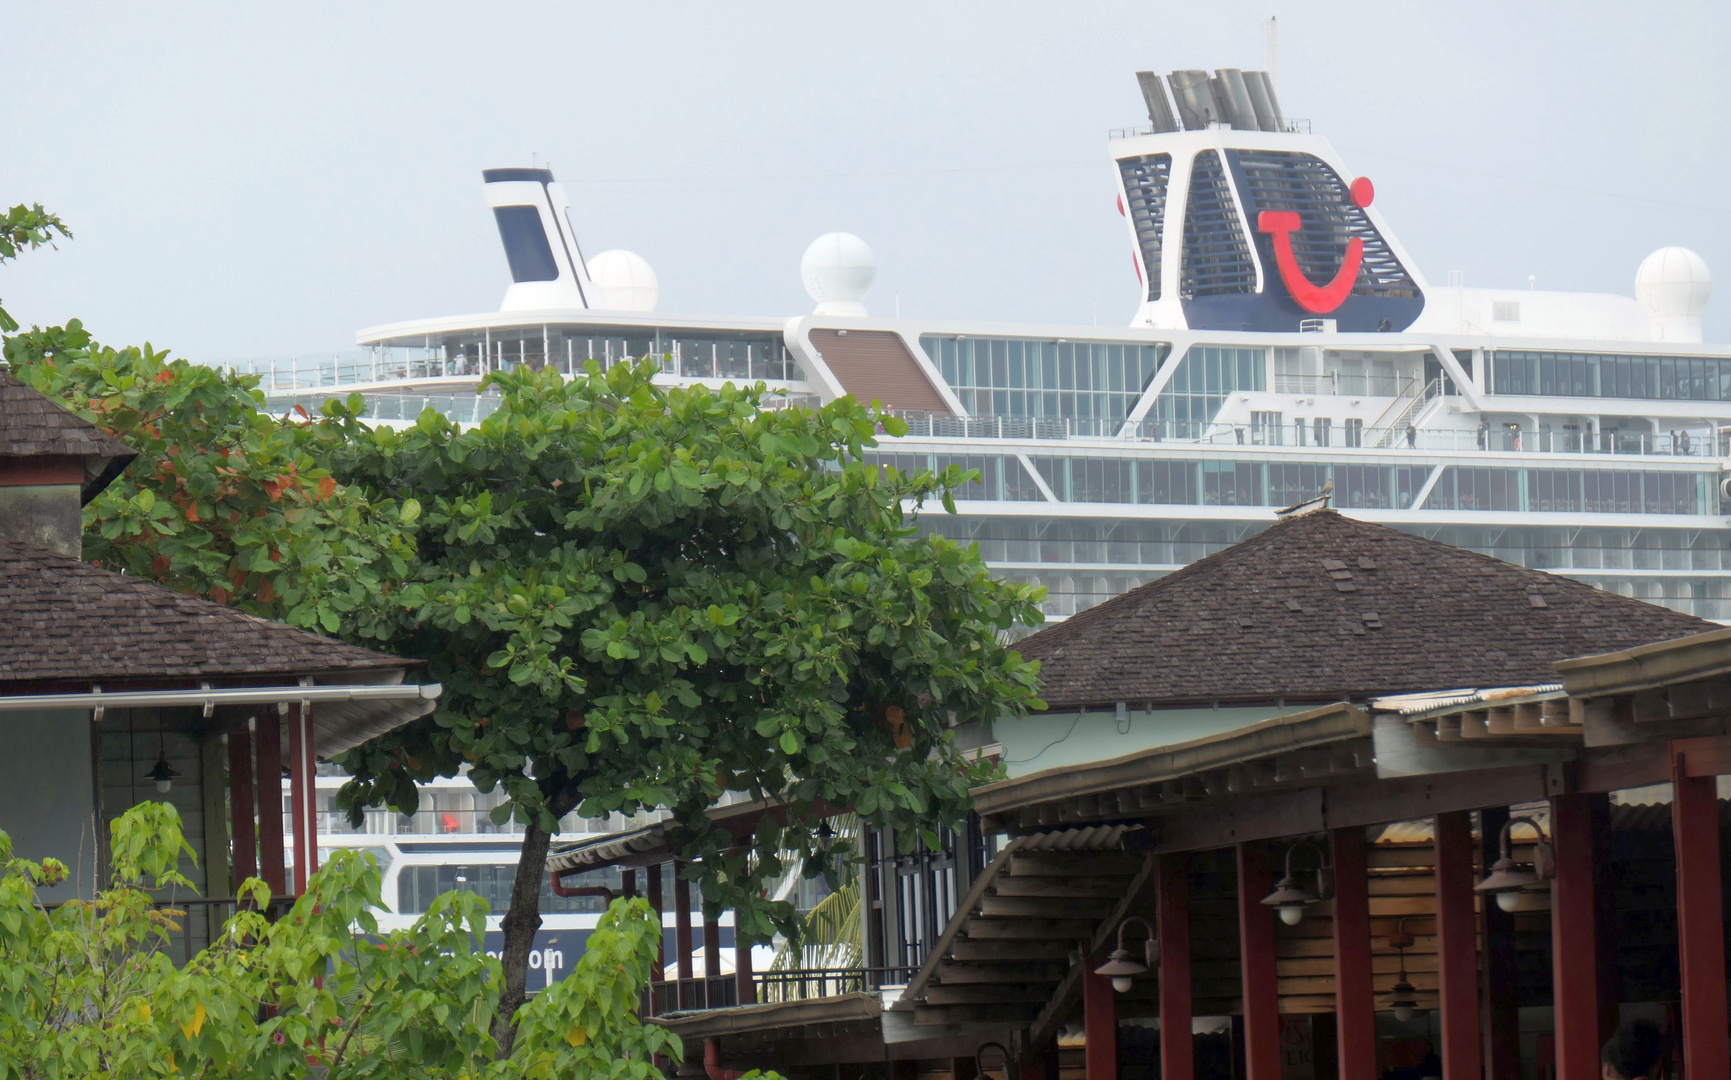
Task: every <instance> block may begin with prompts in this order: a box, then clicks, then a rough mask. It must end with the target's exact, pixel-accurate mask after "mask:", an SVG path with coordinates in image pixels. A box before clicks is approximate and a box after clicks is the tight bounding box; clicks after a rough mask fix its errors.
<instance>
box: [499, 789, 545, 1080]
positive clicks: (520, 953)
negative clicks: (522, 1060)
mask: <svg viewBox="0 0 1731 1080" xmlns="http://www.w3.org/2000/svg"><path fill="white" fill-rule="evenodd" d="M552 840H553V837H552V835H551V834H550V833H548V832H547V831H546V830H545V829H543V828H541V823H540V822H539V821H530V822H529V823H528V824H527V825H526V826H524V828H523V848H522V854H521V855H519V856H518V858H517V876H516V878H515V879H513V880H512V882H511V906H510V908H509V909H508V910H506V912H505V918H504V921H503V923H502V924H501V926H500V929H502V930H503V931H504V934H505V947H504V949H503V950H502V951H501V953H500V957H499V959H500V962H501V963H502V964H503V965H504V967H505V990H504V993H503V994H501V995H500V996H499V1016H498V1018H497V1019H496V1020H494V1021H493V1038H494V1039H496V1040H498V1043H499V1058H500V1060H504V1059H505V1058H507V1057H510V1056H511V1044H512V1043H514V1042H515V1041H516V1038H517V1029H516V1027H514V1026H513V1025H512V1023H511V1018H512V1017H513V1016H515V1015H516V1014H517V1010H518V1008H520V1007H521V1006H522V1004H523V1002H524V1000H525V999H526V998H527V997H528V996H529V992H528V985H529V954H530V953H531V952H532V951H534V948H535V931H537V930H539V929H541V875H542V874H545V873H546V872H547V848H548V845H550V844H551V843H552Z"/></svg>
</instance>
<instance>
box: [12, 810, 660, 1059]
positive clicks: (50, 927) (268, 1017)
mask: <svg viewBox="0 0 1731 1080" xmlns="http://www.w3.org/2000/svg"><path fill="white" fill-rule="evenodd" d="M111 838H112V842H111V845H110V847H111V850H112V858H111V863H112V873H113V878H112V882H111V884H110V885H109V887H108V888H107V889H105V890H104V891H102V892H101V893H100V894H98V895H97V896H96V898H95V899H94V900H90V901H84V900H75V901H70V902H67V903H64V904H61V905H59V906H57V907H53V908H46V907H45V906H43V905H42V904H41V903H40V902H39V901H38V899H37V895H36V891H37V889H38V888H39V887H43V886H49V885H54V884H58V883H59V882H61V881H64V880H65V877H66V873H67V871H66V867H65V866H64V865H63V864H61V863H59V862H57V861H55V860H52V859H49V860H45V861H43V862H41V863H35V862H31V861H29V860H27V859H21V858H14V857H13V855H12V846H11V841H10V840H9V839H8V838H7V837H6V835H5V834H4V833H0V1080H13V1078H14V1077H17V1078H28V1080H39V1078H40V1080H59V1078H62V1077H67V1078H70V1077H90V1076H104V1077H167V1076H177V1077H210V1078H216V1077H248V1078H252V1077H290V1076H294V1077H299V1076H323V1077H328V1078H331V1080H336V1078H338V1077H342V1078H363V1077H364V1078H383V1077H415V1078H417V1080H420V1078H426V1080H457V1078H467V1080H507V1078H512V1080H515V1078H525V1080H528V1078H536V1080H539V1078H550V1077H556V1076H558V1077H566V1076H582V1077H608V1078H616V1080H660V1078H661V1073H660V1072H659V1071H658V1070H657V1069H656V1067H655V1064H654V1058H655V1056H656V1055H660V1056H662V1057H664V1058H666V1059H670V1060H673V1061H679V1060H681V1058H682V1051H681V1047H680V1043H679V1040H678V1038H677V1037H676V1036H674V1035H672V1034H671V1033H670V1032H667V1031H665V1030H663V1029H661V1028H658V1027H654V1026H649V1025H644V1024H642V1023H641V1022H640V1021H639V1019H638V1017H637V1002H638V1000H639V998H640V994H641V991H642V989H643V987H644V986H645V985H646V984H647V983H648V981H649V979H650V978H651V976H652V973H653V972H654V969H655V962H656V945H657V943H658V941H659V939H660V937H661V927H660V925H659V919H657V918H656V917H655V915H654V914H653V913H651V912H650V910H649V905H648V903H647V902H645V901H643V900H620V901H617V902H615V903H614V904H613V906H612V907H611V908H610V909H609V910H608V911H607V913H606V914H605V915H604V916H603V917H602V919H601V924H600V926H599V928H598V929H597V930H596V931H595V932H594V934H592V935H591V936H590V938H589V943H588V947H587V949H586V951H585V952H584V954H583V956H582V958H581V959H580V960H579V961H578V962H577V965H576V967H575V968H574V970H573V971H572V973H571V974H570V975H569V976H568V977H567V978H566V979H564V980H563V981H562V982H559V983H557V984H555V985H554V986H553V987H551V988H550V989H548V990H547V991H545V992H543V993H541V994H540V995H538V996H537V997H535V998H534V999H533V1000H532V1001H530V1002H529V1003H528V1004H527V1005H526V1006H524V1007H523V1008H522V1009H520V1010H519V1011H518V1013H517V1016H516V1028H517V1037H516V1040H515V1044H514V1046H513V1049H512V1052H511V1054H510V1056H509V1057H508V1058H506V1059H505V1060H495V1057H496V1054H497V1050H498V1047H497V1044H496V1043H495V1042H494V1039H493V1036H492V1034H491V1032H490V1024H491V1022H492V1020H493V1017H494V1015H495V1013H496V1011H497V1008H498V999H499V993H500V988H501V986H502V985H503V980H502V978H501V975H500V969H499V962H498V961H497V960H494V959H491V958H489V957H488V956H487V955H486V954H485V953H484V952H483V951H482V949H481V941H482V935H483V933H484V932H485V930H486V914H487V912H486V904H485V902H484V901H482V900H481V899H480V898H479V897H477V896H475V895H473V894H470V893H463V892H452V893H446V894H445V895H443V896H440V897H439V898H438V899H437V900H435V901H434V903H433V904H432V905H431V909H430V910H429V911H428V912H427V913H426V914H425V915H424V916H422V917H421V918H420V919H418V920H416V922H415V924H414V925H413V926H412V927H410V928H409V929H407V930H401V931H397V932H395V933H391V934H380V933H379V931H378V926H377V923H376V922H375V920H374V919H373V916H372V910H373V909H374V908H376V907H382V906H383V905H382V903H381V899H380V896H379V880H380V875H379V871H378V867H377V866H376V865H375V864H374V862H373V860H372V856H370V855H367V854H365V853H361V852H354V851H345V852H338V853H336V854H335V855H334V856H333V858H332V859H331V862H330V864H329V865H327V866H326V867H324V868H323V869H321V870H320V871H319V872H318V873H316V874H314V875H313V878H312V881H311V882H310V884H309V886H308V888H307V891H306V894H305V895H303V896H302V897H301V898H300V899H299V900H298V901H297V902H296V903H295V905H294V907H293V908H292V909H291V910H290V911H289V912H288V914H287V915H285V916H283V917H282V918H280V919H278V920H277V921H276V922H274V923H273V922H270V921H268V920H266V919H265V917H264V916H263V915H261V914H259V912H258V911H256V910H243V911H241V912H239V913H238V914H236V915H235V916H234V917H232V918H230V919H229V920H228V922H227V923H226V925H225V926H224V927H223V930H222V934H221V936H220V938H219V939H218V940H217V941H216V942H215V943H214V944H212V945H211V946H210V947H209V948H207V949H205V950H204V951H202V952H200V953H198V954H197V955H196V956H194V957H193V958H192V960H191V961H190V962H188V963H186V964H185V965H183V966H182V967H179V968H176V967H175V966H174V964H173V963H172V962H171V961H170V959H169V956H168V953H167V951H166V947H167V946H168V945H169V943H170V939H171V936H172V935H174V934H175V933H177V932H178V931H180V930H181V928H182V925H183V921H184V915H185V913H184V911H181V910H177V909H175V908H174V907H173V906H172V896H173V894H174V893H175V892H176V891H180V890H187V891H190V889H191V882H189V881H188V880H187V879H186V878H185V877H183V876H181V875H180V874H179V873H178V872H177V871H176V869H175V866H176V862H177V859H178V857H179V856H180V854H181V853H182V852H189V851H190V849H189V848H188V846H187V844H186V843H185V841H184V840H183V839H182V836H181V827H180V819H179V816H178V814H176V812H175V810H174V807H172V806H170V805H168V804H166V803H154V802H147V803H143V804H141V805H139V806H136V807H134V808H132V809H131V810H128V811H127V812H126V813H125V814H123V815H121V816H120V817H119V818H118V819H116V820H115V821H114V823H113V825H112V829H111ZM239 895H240V896H241V897H243V898H245V899H247V900H250V901H251V902H252V903H253V904H256V905H257V907H258V908H259V909H263V908H265V907H267V906H268V905H269V902H270V894H269V890H268V889H267V888H266V887H265V885H264V883H263V882H261V881H259V880H257V879H256V878H254V879H250V880H248V881H247V882H246V883H245V884H243V885H242V886H241V888H240V890H239ZM164 900H168V901H169V902H168V903H167V904H166V905H165V904H164Z"/></svg>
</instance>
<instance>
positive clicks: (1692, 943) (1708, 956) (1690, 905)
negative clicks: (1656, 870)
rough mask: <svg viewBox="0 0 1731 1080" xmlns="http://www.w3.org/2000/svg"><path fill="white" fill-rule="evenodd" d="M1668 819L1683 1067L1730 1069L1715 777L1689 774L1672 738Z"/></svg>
mask: <svg viewBox="0 0 1731 1080" xmlns="http://www.w3.org/2000/svg"><path fill="white" fill-rule="evenodd" d="M1671 783H1672V796H1671V826H1672V833H1673V837H1674V841H1675V844H1676V850H1677V856H1676V858H1677V951H1678V955H1679V958H1680V959H1681V966H1682V991H1683V1067H1684V1069H1686V1070H1687V1071H1688V1075H1689V1076H1727V1075H1731V1039H1728V1037H1727V1031H1726V994H1725V924H1724V894H1723V892H1722V888H1723V885H1722V883H1721V880H1720V868H1719V862H1720V860H1719V797H1718V782H1717V780H1716V779H1715V778H1714V777H1712V776H1692V775H1690V766H1689V761H1688V755H1687V753H1686V752H1685V751H1683V750H1681V749H1678V748H1676V747H1675V745H1674V746H1673V751H1672V755H1671Z"/></svg>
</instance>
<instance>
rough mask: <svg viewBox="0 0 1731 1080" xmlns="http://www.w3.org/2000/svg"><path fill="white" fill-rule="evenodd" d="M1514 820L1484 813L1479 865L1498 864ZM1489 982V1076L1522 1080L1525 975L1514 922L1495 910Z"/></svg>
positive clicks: (1502, 811) (1504, 812) (1487, 930)
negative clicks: (1505, 835)
mask: <svg viewBox="0 0 1731 1080" xmlns="http://www.w3.org/2000/svg"><path fill="white" fill-rule="evenodd" d="M1508 820H1509V811H1508V808H1507V807H1495V808H1492V809H1487V810H1480V811H1479V865H1480V866H1486V867H1488V866H1491V865H1492V864H1494V863H1495V862H1496V861H1497V856H1498V854H1499V852H1498V847H1497V843H1498V837H1499V836H1500V835H1501V833H1502V828H1503V823H1504V822H1506V821H1508ZM1481 908H1482V910H1481V911H1480V912H1479V917H1480V919H1481V920H1482V921H1483V924H1484V951H1485V977H1484V983H1483V986H1482V987H1481V988H1480V992H1479V1013H1480V1016H1481V1017H1482V1022H1483V1024H1484V1030H1485V1037H1484V1048H1485V1054H1484V1057H1485V1061H1484V1070H1485V1076H1486V1077H1487V1078H1488V1080H1521V1016H1520V1007H1521V1001H1520V978H1519V976H1520V973H1519V969H1518V966H1517V964H1516V963H1515V919H1514V916H1513V915H1510V914H1509V913H1508V912H1506V911H1504V910H1503V909H1502V908H1500V907H1498V906H1497V905H1496V901H1494V900H1493V901H1491V902H1490V903H1488V904H1483V905H1481Z"/></svg>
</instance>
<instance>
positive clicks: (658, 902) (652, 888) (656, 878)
mask: <svg viewBox="0 0 1731 1080" xmlns="http://www.w3.org/2000/svg"><path fill="white" fill-rule="evenodd" d="M643 876H644V877H645V878H647V879H648V881H647V882H646V884H647V885H648V886H649V888H648V889H647V890H646V892H647V893H648V896H649V909H650V910H651V911H653V912H655V923H656V928H657V929H658V930H659V931H660V932H659V933H657V934H656V935H655V979H656V981H657V982H659V981H661V980H662V979H665V978H667V905H666V904H665V903H663V902H662V900H663V897H662V895H661V893H662V878H663V877H665V876H666V864H665V863H656V864H654V865H653V866H646V867H644V868H643Z"/></svg>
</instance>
